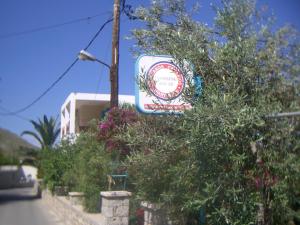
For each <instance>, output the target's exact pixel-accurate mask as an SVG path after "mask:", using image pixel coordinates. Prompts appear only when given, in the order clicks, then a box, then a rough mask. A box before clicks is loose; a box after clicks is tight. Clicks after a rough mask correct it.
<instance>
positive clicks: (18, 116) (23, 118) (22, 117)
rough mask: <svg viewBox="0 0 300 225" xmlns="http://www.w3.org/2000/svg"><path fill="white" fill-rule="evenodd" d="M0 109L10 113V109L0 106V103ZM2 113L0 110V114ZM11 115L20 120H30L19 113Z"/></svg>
mask: <svg viewBox="0 0 300 225" xmlns="http://www.w3.org/2000/svg"><path fill="white" fill-rule="evenodd" d="M0 109H1V110H2V111H5V112H6V113H12V112H11V111H9V110H8V109H6V108H4V107H3V106H1V105H0ZM1 114H2V113H1V112H0V115H1ZM12 116H15V117H17V118H19V119H21V120H25V121H30V119H28V118H26V117H24V116H20V115H17V114H16V115H12Z"/></svg>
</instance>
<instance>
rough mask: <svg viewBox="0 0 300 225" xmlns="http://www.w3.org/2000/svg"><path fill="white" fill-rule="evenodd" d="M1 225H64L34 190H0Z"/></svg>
mask: <svg viewBox="0 0 300 225" xmlns="http://www.w3.org/2000/svg"><path fill="white" fill-rule="evenodd" d="M0 225H63V223H62V222H60V221H59V220H58V219H57V218H56V217H55V216H54V214H53V213H52V211H51V210H49V209H48V207H47V205H46V204H45V203H44V202H43V201H42V200H41V199H38V198H36V197H35V193H34V189H33V188H15V189H5V190H0Z"/></svg>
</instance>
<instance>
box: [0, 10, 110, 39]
mask: <svg viewBox="0 0 300 225" xmlns="http://www.w3.org/2000/svg"><path fill="white" fill-rule="evenodd" d="M105 14H111V12H104V13H100V14H97V15H94V16H88V17H83V18H79V19H74V20H70V21H67V22H64V23H58V24H53V25H47V26H42V27H38V28H33V29H28V30H23V31H17V32H12V33H8V34H0V39H7V38H11V37H16V36H21V35H26V34H31V33H36V32H40V31H44V30H50V29H54V28H57V27H62V26H66V25H70V24H74V23H78V22H82V21H89V20H92V19H94V18H96V17H99V16H103V15H105Z"/></svg>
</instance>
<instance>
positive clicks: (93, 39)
mask: <svg viewBox="0 0 300 225" xmlns="http://www.w3.org/2000/svg"><path fill="white" fill-rule="evenodd" d="M126 8H128V5H126V0H123V1H122V9H121V12H124V13H125V14H126V15H127V14H128V13H126ZM130 9H131V8H130V7H129V10H130ZM127 16H128V15H127ZM129 19H132V18H130V17H129ZM112 21H113V17H110V18H109V19H108V20H106V21H105V22H104V23H103V24H102V26H101V27H100V29H99V30H98V31H97V32H96V34H95V35H94V36H93V38H92V39H91V41H90V42H89V43H88V44H87V45H86V47H85V48H84V50H87V49H88V48H89V47H90V46H91V45H92V43H93V42H94V41H95V39H96V38H97V37H98V35H99V34H100V33H101V31H102V30H103V29H104V27H105V26H106V25H107V24H109V23H110V22H112ZM77 62H78V58H77V57H76V59H75V60H74V61H73V62H72V63H71V65H70V66H68V67H67V69H66V70H65V71H64V72H63V73H62V74H61V75H60V76H59V77H58V78H57V79H56V80H55V81H54V82H53V83H52V84H51V85H50V86H49V87H48V88H47V89H46V90H45V91H44V92H42V94H40V95H39V96H38V97H37V98H36V99H34V100H33V101H32V102H31V103H30V104H28V105H27V106H25V107H23V108H20V109H18V110H16V111H10V110H6V111H7V113H0V115H1V116H16V115H17V114H19V113H21V112H24V111H25V110H27V109H29V108H30V107H32V106H33V105H34V104H36V103H37V102H38V101H39V100H41V99H42V98H43V97H44V96H45V95H46V94H47V93H48V92H50V91H51V89H52V88H54V87H55V85H56V84H57V83H58V82H59V81H60V80H62V79H63V78H64V77H65V76H66V75H67V73H68V72H69V71H70V70H71V69H72V67H73V66H74V65H75V64H76V63H77Z"/></svg>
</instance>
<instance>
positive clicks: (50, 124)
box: [21, 115, 60, 148]
mask: <svg viewBox="0 0 300 225" xmlns="http://www.w3.org/2000/svg"><path fill="white" fill-rule="evenodd" d="M30 122H31V123H32V125H33V127H34V129H35V132H33V131H27V130H26V131H23V132H22V134H21V135H25V134H27V135H31V136H33V137H34V138H35V139H36V140H37V141H38V142H39V143H40V145H41V147H42V148H45V147H52V146H53V144H54V143H55V141H56V139H57V137H58V135H59V132H60V128H58V124H57V121H56V119H54V117H52V116H51V117H50V118H47V116H46V115H44V117H43V120H41V119H39V120H38V121H34V120H30Z"/></svg>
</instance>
